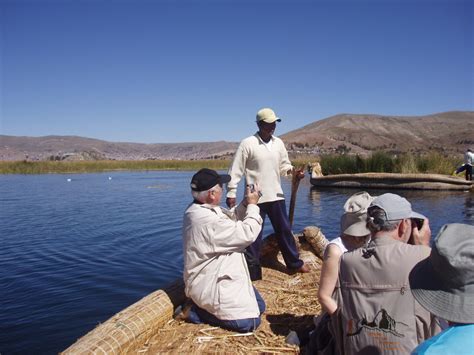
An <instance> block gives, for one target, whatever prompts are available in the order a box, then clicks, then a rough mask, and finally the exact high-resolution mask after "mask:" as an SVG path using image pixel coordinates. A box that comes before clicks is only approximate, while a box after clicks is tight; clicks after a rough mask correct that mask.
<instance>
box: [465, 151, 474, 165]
mask: <svg viewBox="0 0 474 355" xmlns="http://www.w3.org/2000/svg"><path fill="white" fill-rule="evenodd" d="M464 163H465V164H467V165H472V164H473V163H474V153H473V152H466V153H465V154H464Z"/></svg>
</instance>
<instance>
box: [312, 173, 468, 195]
mask: <svg viewBox="0 0 474 355" xmlns="http://www.w3.org/2000/svg"><path fill="white" fill-rule="evenodd" d="M310 182H311V184H312V185H313V186H316V187H336V188H358V189H397V190H400V189H402V190H458V191H469V190H472V189H473V188H472V187H473V184H472V181H466V180H464V179H462V178H460V177H457V176H448V175H441V174H397V173H359V174H338V175H325V176H322V175H321V176H318V175H317V174H314V173H313V174H312V175H311V178H310Z"/></svg>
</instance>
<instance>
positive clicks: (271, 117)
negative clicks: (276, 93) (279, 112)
mask: <svg viewBox="0 0 474 355" xmlns="http://www.w3.org/2000/svg"><path fill="white" fill-rule="evenodd" d="M261 121H263V122H266V123H273V122H275V121H277V122H281V119H279V118H278V117H277V116H276V115H275V112H274V111H273V110H272V109H271V108H262V109H261V110H259V111H258V112H257V122H261Z"/></svg>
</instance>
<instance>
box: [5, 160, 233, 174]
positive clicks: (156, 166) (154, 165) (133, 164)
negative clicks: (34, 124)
mask: <svg viewBox="0 0 474 355" xmlns="http://www.w3.org/2000/svg"><path fill="white" fill-rule="evenodd" d="M229 165H230V161H229V160H94V161H0V174H79V173H98V172H107V171H109V172H110V171H153V170H199V169H201V168H203V167H207V168H211V169H216V170H227V169H228V168H229Z"/></svg>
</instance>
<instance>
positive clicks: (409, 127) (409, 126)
mask: <svg viewBox="0 0 474 355" xmlns="http://www.w3.org/2000/svg"><path fill="white" fill-rule="evenodd" d="M281 138H282V139H283V140H284V142H285V143H286V145H287V147H289V148H290V149H291V150H293V151H316V152H317V151H322V152H331V151H339V152H342V151H345V152H350V153H359V154H364V153H370V152H372V151H375V150H384V151H389V152H394V153H399V152H410V151H411V152H415V153H418V152H426V151H428V150H436V151H440V152H445V153H460V152H464V151H465V150H466V148H467V147H473V148H474V112H473V111H452V112H444V113H437V114H433V115H427V116H413V117H408V116H404V117H401V116H381V115H355V114H340V115H336V116H332V117H329V118H326V119H323V120H320V121H316V122H313V123H311V124H309V125H306V126H304V127H302V128H300V129H297V130H294V131H291V132H288V133H286V134H284V135H282V136H281Z"/></svg>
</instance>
